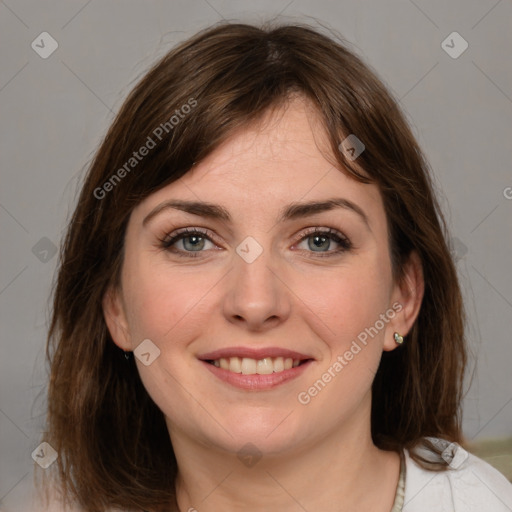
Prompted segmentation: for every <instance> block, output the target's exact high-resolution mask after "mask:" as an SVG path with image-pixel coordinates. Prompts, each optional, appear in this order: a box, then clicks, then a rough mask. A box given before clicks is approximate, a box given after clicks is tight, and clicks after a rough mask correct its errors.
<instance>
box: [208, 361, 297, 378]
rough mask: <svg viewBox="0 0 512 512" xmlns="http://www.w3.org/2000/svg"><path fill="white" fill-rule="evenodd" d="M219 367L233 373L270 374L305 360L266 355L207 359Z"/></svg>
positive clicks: (295, 365)
mask: <svg viewBox="0 0 512 512" xmlns="http://www.w3.org/2000/svg"><path fill="white" fill-rule="evenodd" d="M207 362H208V363H210V364H213V365H214V366H216V367H217V368H222V369H223V370H228V371H230V372H232V373H241V374H243V375H270V374H272V373H280V372H283V371H284V370H289V369H290V368H296V367H297V366H299V365H300V364H301V363H303V362H305V360H302V361H301V360H300V359H293V358H291V357H286V358H285V357H264V358H263V359H252V358H250V357H243V358H241V357H229V358H226V357H221V358H220V359H215V360H213V361H212V360H210V361H207Z"/></svg>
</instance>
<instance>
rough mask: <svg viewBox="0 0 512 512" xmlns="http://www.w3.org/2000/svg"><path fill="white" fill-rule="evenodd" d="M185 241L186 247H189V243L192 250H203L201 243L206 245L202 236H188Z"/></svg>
mask: <svg viewBox="0 0 512 512" xmlns="http://www.w3.org/2000/svg"><path fill="white" fill-rule="evenodd" d="M184 240H185V247H186V246H187V242H188V243H189V244H190V247H189V248H192V249H197V248H199V249H201V248H202V245H201V242H202V243H203V244H204V240H203V237H201V236H195V235H192V236H188V237H187V238H185V239H184ZM190 241H192V243H190Z"/></svg>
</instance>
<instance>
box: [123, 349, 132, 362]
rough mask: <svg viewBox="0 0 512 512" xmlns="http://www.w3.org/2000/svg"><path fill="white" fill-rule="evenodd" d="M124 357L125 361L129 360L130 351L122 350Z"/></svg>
mask: <svg viewBox="0 0 512 512" xmlns="http://www.w3.org/2000/svg"><path fill="white" fill-rule="evenodd" d="M124 357H125V359H126V360H127V361H129V360H130V357H131V352H126V351H125V352H124Z"/></svg>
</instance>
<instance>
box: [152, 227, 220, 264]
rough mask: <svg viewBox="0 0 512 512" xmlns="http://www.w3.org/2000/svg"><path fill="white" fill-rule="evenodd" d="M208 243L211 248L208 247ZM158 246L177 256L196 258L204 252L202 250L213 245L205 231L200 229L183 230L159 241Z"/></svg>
mask: <svg viewBox="0 0 512 512" xmlns="http://www.w3.org/2000/svg"><path fill="white" fill-rule="evenodd" d="M208 243H209V244H212V246H213V247H208ZM160 245H161V247H162V248H163V249H165V250H168V251H171V252H173V253H175V254H177V255H178V256H183V257H189V258H196V257H197V256H198V255H199V254H194V253H201V252H204V251H203V249H212V248H214V247H216V246H215V244H214V243H213V242H212V240H211V239H210V237H209V236H208V234H207V231H206V230H202V229H200V228H184V229H181V230H179V231H177V232H175V233H172V234H171V235H169V236H167V237H166V238H164V239H163V240H160ZM180 245H181V247H179V246H180Z"/></svg>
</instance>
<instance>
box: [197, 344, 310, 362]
mask: <svg viewBox="0 0 512 512" xmlns="http://www.w3.org/2000/svg"><path fill="white" fill-rule="evenodd" d="M197 357H198V359H201V360H202V361H215V360H217V359H220V358H226V359H228V358H230V357H241V358H243V357H248V358H251V359H256V360H257V361H259V360H260V359H265V357H284V358H288V357H290V358H292V359H295V360H300V361H303V360H305V359H313V358H312V357H311V356H308V355H306V354H301V353H300V352H296V351H294V350H288V349H284V348H279V347H266V348H254V347H227V348H221V349H219V350H214V351H212V352H208V353H206V354H201V355H199V356H197Z"/></svg>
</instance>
